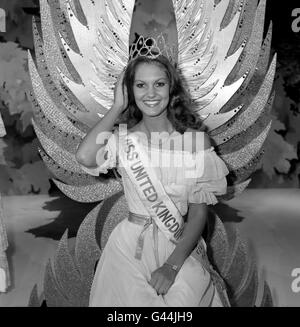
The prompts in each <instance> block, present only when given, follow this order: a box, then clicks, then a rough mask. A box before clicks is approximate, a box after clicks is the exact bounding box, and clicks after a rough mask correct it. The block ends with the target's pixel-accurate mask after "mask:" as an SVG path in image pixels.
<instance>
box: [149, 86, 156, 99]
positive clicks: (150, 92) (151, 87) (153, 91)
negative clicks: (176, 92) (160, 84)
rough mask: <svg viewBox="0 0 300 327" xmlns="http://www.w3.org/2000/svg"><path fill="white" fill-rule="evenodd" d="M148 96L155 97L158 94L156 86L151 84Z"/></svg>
mask: <svg viewBox="0 0 300 327" xmlns="http://www.w3.org/2000/svg"><path fill="white" fill-rule="evenodd" d="M147 96H148V98H154V97H155V96H156V91H155V87H154V86H149V88H148V92H147Z"/></svg>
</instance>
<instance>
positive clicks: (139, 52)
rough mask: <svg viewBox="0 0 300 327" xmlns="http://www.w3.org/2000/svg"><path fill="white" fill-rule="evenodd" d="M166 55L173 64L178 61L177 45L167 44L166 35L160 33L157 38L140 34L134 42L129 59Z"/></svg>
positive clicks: (154, 57)
mask: <svg viewBox="0 0 300 327" xmlns="http://www.w3.org/2000/svg"><path fill="white" fill-rule="evenodd" d="M161 55H163V56H165V57H166V58H168V59H169V61H170V62H171V64H175V63H176V62H177V54H176V49H175V46H172V47H171V46H170V45H169V44H167V42H166V40H165V38H164V36H163V35H162V34H160V35H159V36H158V37H157V38H153V37H147V38H145V37H144V36H140V37H139V38H138V39H137V41H136V42H134V43H132V45H131V47H130V51H129V61H131V60H133V59H135V58H137V57H148V58H151V59H156V58H157V57H159V56H161Z"/></svg>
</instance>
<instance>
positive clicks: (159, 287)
mask: <svg viewBox="0 0 300 327" xmlns="http://www.w3.org/2000/svg"><path fill="white" fill-rule="evenodd" d="M176 275H177V272H176V271H175V270H173V269H172V268H171V267H170V266H168V265H162V266H161V267H159V268H158V269H156V270H155V271H153V273H152V274H151V280H150V282H149V284H150V285H151V286H152V287H153V288H154V289H155V290H156V292H157V294H158V295H165V294H167V292H168V290H169V288H170V287H171V286H172V285H173V283H174V281H175V277H176Z"/></svg>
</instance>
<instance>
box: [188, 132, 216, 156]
mask: <svg viewBox="0 0 300 327" xmlns="http://www.w3.org/2000/svg"><path fill="white" fill-rule="evenodd" d="M186 132H188V135H189V136H188V138H189V139H190V142H191V144H192V152H193V153H195V152H198V151H199V150H207V149H210V148H211V142H210V138H209V136H208V135H207V133H205V132H202V131H197V130H194V129H192V128H188V129H187V130H186Z"/></svg>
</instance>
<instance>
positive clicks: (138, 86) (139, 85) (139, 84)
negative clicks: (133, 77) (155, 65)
mask: <svg viewBox="0 0 300 327" xmlns="http://www.w3.org/2000/svg"><path fill="white" fill-rule="evenodd" d="M144 85H145V84H144V83H137V84H135V86H136V87H137V88H139V89H141V88H142V87H144Z"/></svg>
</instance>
